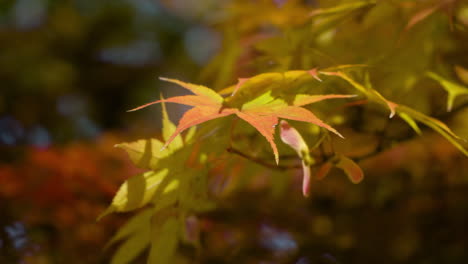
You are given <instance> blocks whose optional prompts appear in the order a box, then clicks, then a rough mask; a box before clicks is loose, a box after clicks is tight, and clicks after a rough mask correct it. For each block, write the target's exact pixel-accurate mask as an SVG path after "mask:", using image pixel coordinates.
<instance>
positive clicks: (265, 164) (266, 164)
mask: <svg viewBox="0 0 468 264" xmlns="http://www.w3.org/2000/svg"><path fill="white" fill-rule="evenodd" d="M226 151H227V152H229V153H233V154H237V155H239V156H241V157H243V158H245V159H247V160H250V161H252V162H255V163H257V164H259V165H261V166H263V167H267V168H269V169H273V170H281V171H284V170H295V169H301V168H302V166H301V165H289V166H288V165H276V164H271V163H269V162H267V161H265V160H263V159H260V158H257V157H253V156H249V155H247V154H245V153H243V152H242V151H240V150H238V149H235V148H233V147H229V148H227V149H226Z"/></svg>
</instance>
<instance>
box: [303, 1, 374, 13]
mask: <svg viewBox="0 0 468 264" xmlns="http://www.w3.org/2000/svg"><path fill="white" fill-rule="evenodd" d="M374 4H376V1H356V2H351V3H344V4H341V5H337V6H333V7H330V8H319V9H315V10H314V11H312V12H311V13H310V16H321V15H332V14H336V13H344V12H351V11H355V10H357V9H360V8H363V7H367V6H370V5H374Z"/></svg>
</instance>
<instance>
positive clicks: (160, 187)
mask: <svg viewBox="0 0 468 264" xmlns="http://www.w3.org/2000/svg"><path fill="white" fill-rule="evenodd" d="M168 173H169V170H168V169H166V168H165V169H161V170H159V171H149V172H145V173H142V174H138V175H135V176H133V177H131V178H129V179H128V180H126V181H125V182H124V183H123V184H122V185H121V186H120V188H119V190H118V191H117V193H116V194H115V196H114V199H113V200H112V203H111V205H110V206H109V208H108V209H107V210H106V211H105V212H104V213H102V214H101V215H100V216H99V219H100V218H102V217H104V216H105V215H107V214H109V213H112V212H127V211H131V210H135V209H138V208H141V207H143V206H144V205H146V204H148V203H149V202H150V201H151V200H152V199H153V196H154V195H155V194H156V193H157V192H158V193H161V196H162V197H161V198H164V195H167V194H168V193H170V192H172V191H174V190H175V189H177V187H178V185H179V180H178V179H177V178H175V177H172V178H171V179H170V180H169V179H168V178H166V176H167V175H168Z"/></svg>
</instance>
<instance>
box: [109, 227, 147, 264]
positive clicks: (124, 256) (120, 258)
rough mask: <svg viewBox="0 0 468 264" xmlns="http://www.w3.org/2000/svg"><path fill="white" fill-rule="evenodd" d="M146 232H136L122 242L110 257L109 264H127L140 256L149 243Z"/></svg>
mask: <svg viewBox="0 0 468 264" xmlns="http://www.w3.org/2000/svg"><path fill="white" fill-rule="evenodd" d="M148 231H149V230H148ZM148 231H147V232H138V233H136V234H134V235H132V236H130V238H129V239H127V240H126V241H125V242H123V243H122V245H121V246H120V247H119V248H118V249H117V251H116V252H115V254H114V255H113V256H112V260H111V264H127V263H130V262H131V261H132V260H133V259H135V258H136V257H138V256H139V255H140V254H142V253H143V251H144V250H145V249H146V248H147V247H148V246H149V243H150V235H149V232H148Z"/></svg>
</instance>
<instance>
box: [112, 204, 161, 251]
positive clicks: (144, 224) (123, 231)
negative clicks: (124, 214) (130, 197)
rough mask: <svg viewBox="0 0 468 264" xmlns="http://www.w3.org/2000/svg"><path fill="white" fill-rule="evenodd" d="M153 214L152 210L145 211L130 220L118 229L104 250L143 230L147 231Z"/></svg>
mask: <svg viewBox="0 0 468 264" xmlns="http://www.w3.org/2000/svg"><path fill="white" fill-rule="evenodd" d="M153 214H154V212H153V210H151V209H146V210H143V211H141V212H139V213H138V214H137V215H135V216H133V217H132V218H130V220H128V221H127V223H125V225H123V226H122V227H120V228H119V230H118V231H117V233H116V234H115V235H114V236H113V237H112V238H111V240H109V242H107V245H106V248H108V247H109V246H111V245H112V244H114V243H116V242H118V241H120V240H122V239H124V238H126V237H129V236H130V235H133V234H135V233H138V232H141V230H144V232H146V230H145V229H147V230H149V228H150V223H151V216H152V215H153Z"/></svg>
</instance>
